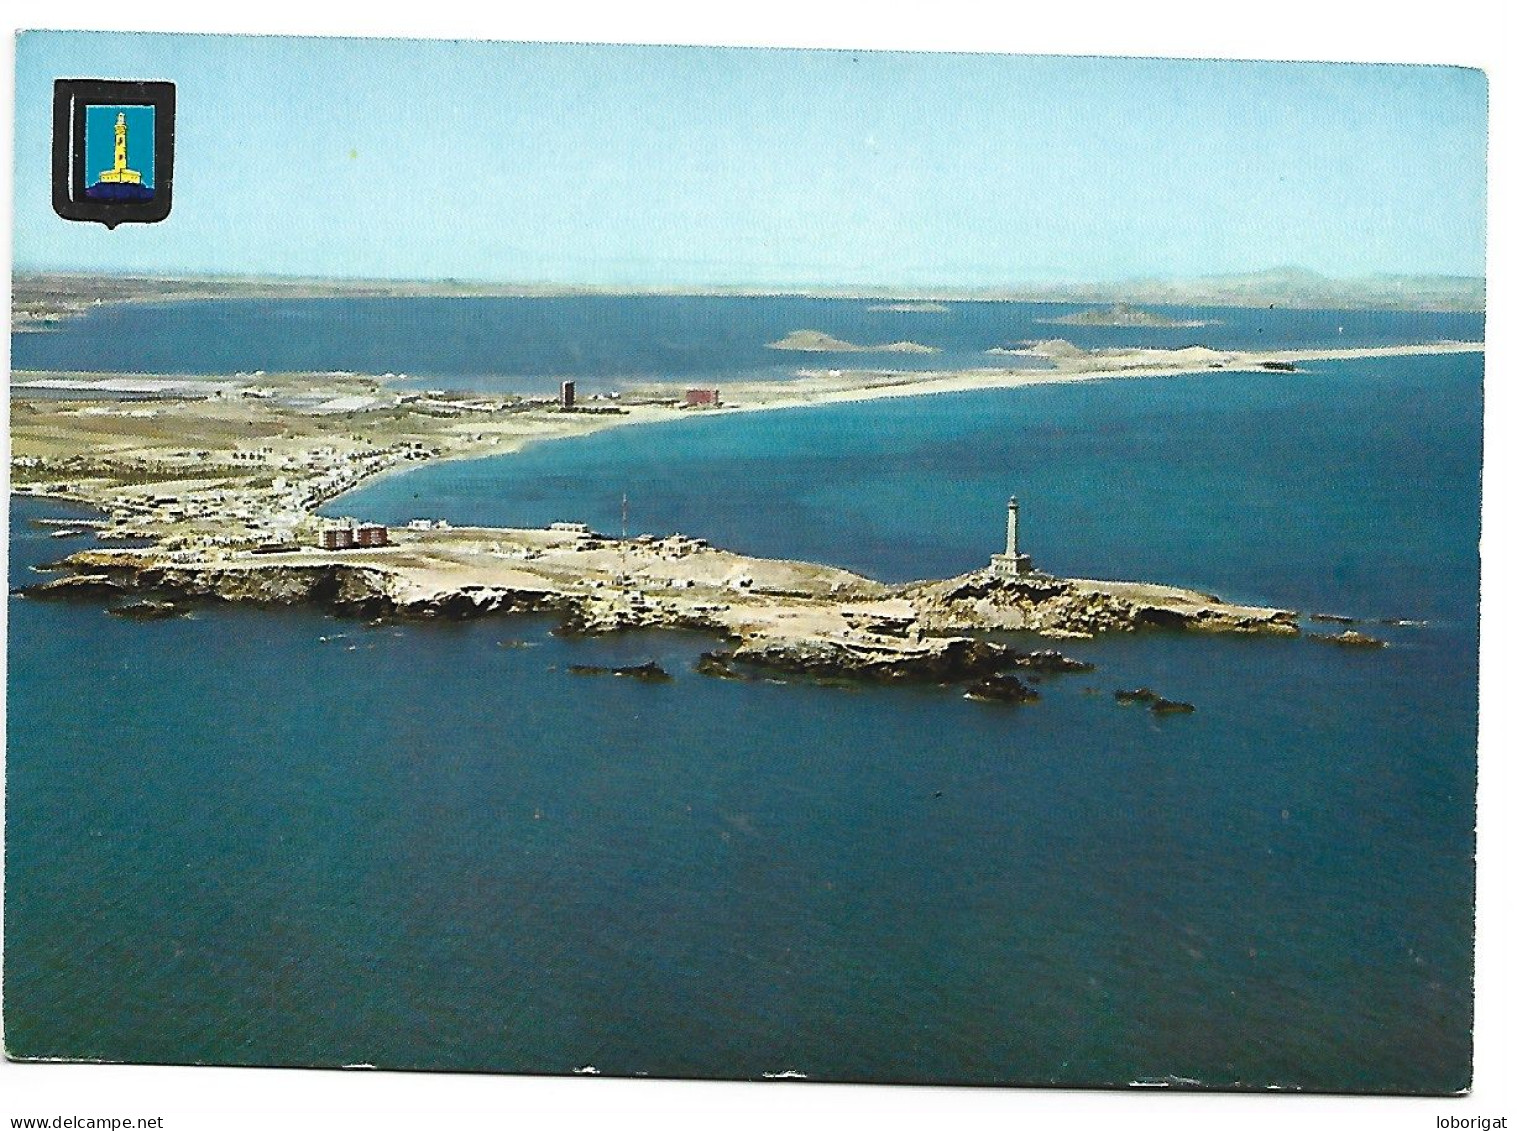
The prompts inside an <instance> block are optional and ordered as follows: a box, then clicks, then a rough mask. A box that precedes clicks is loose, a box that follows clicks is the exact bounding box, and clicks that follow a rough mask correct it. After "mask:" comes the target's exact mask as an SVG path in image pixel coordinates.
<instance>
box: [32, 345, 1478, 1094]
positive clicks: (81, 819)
mask: <svg viewBox="0 0 1517 1131" xmlns="http://www.w3.org/2000/svg"><path fill="white" fill-rule="evenodd" d="M1481 377H1482V359H1481V357H1480V355H1460V356H1441V357H1428V358H1403V359H1389V360H1375V361H1360V362H1342V363H1332V364H1323V365H1320V366H1314V367H1312V368H1311V370H1310V371H1309V372H1306V373H1302V374H1293V375H1292V374H1287V375H1278V376H1259V375H1249V376H1225V377H1224V376H1218V375H1207V376H1205V377H1197V378H1178V379H1164V380H1158V379H1153V380H1125V381H1113V382H1105V383H1099V384H1085V385H1066V386H1058V387H1049V388H1044V389H1038V390H1017V391H1008V392H993V393H975V394H963V395H955V396H943V397H933V398H921V399H915V400H904V401H894V402H877V403H874V404H863V405H853V406H834V407H828V408H817V409H806V410H793V411H786V412H777V413H772V414H759V415H739V416H732V417H713V418H707V419H703V420H699V421H680V422H677V423H673V424H669V425H659V426H644V427H638V428H630V429H625V430H620V431H612V432H607V433H602V434H598V435H596V436H592V437H588V438H583V439H579V440H575V441H570V442H562V443H554V444H545V445H541V446H538V447H535V448H530V449H528V450H527V451H526V452H523V453H521V454H519V455H517V456H514V457H508V458H505V459H500V460H492V461H480V462H476V463H465V464H446V465H441V464H440V465H434V466H431V467H426V468H422V469H420V470H418V471H416V472H414V473H410V474H408V475H405V476H402V477H398V478H393V479H387V480H383V481H381V482H379V483H376V484H374V485H372V486H370V487H369V488H367V489H365V490H363V491H360V492H358V493H357V494H355V495H353V496H349V497H347V498H346V499H344V500H343V502H342V505H341V507H340V508H339V509H341V510H343V511H346V512H350V513H354V514H360V515H365V516H371V517H379V518H386V519H396V518H403V517H409V516H411V515H418V514H419V515H431V516H440V517H447V518H449V519H451V520H453V521H454V522H486V521H488V522H518V523H525V522H541V521H549V520H553V519H559V518H573V519H583V520H586V521H590V522H592V523H594V524H595V525H597V526H600V527H603V528H608V529H616V528H618V527H619V525H620V508H621V497H622V494H623V492H624V491H625V492H626V494H627V496H628V499H629V511H630V525H631V526H632V527H634V528H635V529H636V530H650V531H665V530H672V529H679V530H682V531H685V532H687V533H690V534H694V535H700V536H705V537H709V538H711V539H712V540H713V541H714V542H716V543H718V544H722V545H728V546H732V547H734V548H737V549H742V550H747V551H750V552H756V553H772V554H782V555H785V556H793V557H802V558H816V559H819V560H825V561H833V562H838V563H841V564H845V565H849V566H852V567H854V568H858V569H861V570H863V571H864V572H867V573H870V574H873V575H875V576H879V577H884V578H892V579H894V578H906V577H914V576H928V575H934V574H942V573H946V572H949V571H956V570H961V569H966V568H970V567H972V566H975V565H977V564H979V563H981V562H982V561H983V560H984V558H985V556H986V555H987V554H988V553H989V552H991V551H992V550H994V549H996V548H997V546H996V543H997V540H998V537H999V529H1000V521H1001V513H1002V512H1001V508H1002V506H1003V505H1004V499H1005V496H1006V495H1007V494H1008V493H1011V492H1013V491H1014V492H1016V493H1017V494H1018V495H1019V496H1020V497H1021V499H1022V502H1023V516H1024V524H1025V529H1026V536H1027V542H1028V548H1029V549H1030V550H1031V551H1032V552H1033V554H1034V555H1035V556H1036V557H1037V559H1038V560H1039V562H1040V563H1041V564H1043V565H1045V566H1047V567H1048V568H1050V569H1052V570H1055V571H1058V572H1065V573H1072V574H1084V575H1089V576H1117V577H1139V578H1145V579H1152V580H1163V581H1174V582H1182V583H1196V584H1200V585H1203V586H1204V587H1206V588H1208V589H1210V590H1212V591H1215V592H1219V593H1222V594H1224V595H1226V596H1229V597H1234V598H1240V599H1252V600H1260V601H1266V602H1271V603H1278V604H1283V605H1288V606H1293V607H1299V608H1302V609H1303V610H1307V611H1311V610H1324V611H1329V612H1334V613H1348V614H1353V615H1360V616H1367V617H1374V618H1379V617H1409V618H1414V619H1426V620H1427V621H1428V622H1429V624H1428V626H1427V627H1425V628H1420V629H1413V628H1400V629H1398V628H1382V627H1380V626H1378V625H1377V626H1372V627H1371V628H1370V629H1369V631H1372V632H1374V633H1376V634H1381V635H1384V636H1385V637H1387V638H1388V639H1390V640H1391V641H1392V643H1393V645H1394V646H1393V647H1392V648H1389V649H1387V650H1385V651H1383V652H1376V653H1368V654H1367V653H1363V652H1359V651H1354V650H1341V649H1337V648H1333V647H1328V646H1325V645H1321V644H1317V643H1313V642H1310V641H1305V640H1273V639H1253V640H1250V639H1224V638H1217V639H1208V638H1203V637H1190V636H1177V635H1168V634H1150V635H1144V636H1140V637H1131V638H1119V639H1110V640H1102V641H1092V642H1071V643H1069V644H1067V645H1065V646H1064V650H1066V651H1067V652H1069V653H1070V654H1073V655H1077V656H1079V657H1081V658H1086V659H1090V660H1092V661H1094V662H1095V663H1096V664H1097V670H1096V671H1095V672H1093V673H1091V674H1089V675H1084V676H1070V677H1061V678H1057V679H1050V680H1047V681H1045V682H1044V683H1043V684H1042V685H1041V690H1042V691H1043V699H1042V701H1041V702H1039V703H1037V704H1034V705H1031V706H1029V707H1026V708H1023V709H996V708H993V707H990V706H986V705H981V704H975V703H971V702H968V701H965V700H963V699H961V698H959V697H958V696H957V695H955V694H954V693H952V692H951V691H947V690H940V689H935V688H928V689H879V690H857V691H845V690H839V689H835V688H822V687H814V686H809V685H806V684H795V685H776V684H762V683H761V684H747V683H743V684H735V683H728V682H722V681H714V680H709V679H705V678H703V677H700V676H697V675H696V674H694V673H692V672H691V671H689V664H690V662H691V661H692V660H693V658H694V657H695V655H696V654H698V652H699V651H701V650H702V649H703V648H706V647H709V646H710V641H709V640H706V639H703V638H700V637H696V636H691V635H687V634H679V633H649V634H632V635H627V636H622V637H617V638H614V639H607V640H592V641H569V640H561V639H558V638H556V637H553V636H552V635H550V632H549V630H550V628H551V624H550V623H549V622H546V621H539V620H531V621H501V620H495V621H477V622H471V623H465V624H427V625H405V626H386V627H373V628H371V627H367V626H365V625H363V624H361V623H351V622H339V621H335V620H331V619H329V618H326V617H323V616H322V615H320V614H318V613H315V612H311V611H304V610H289V611H281V612H264V611H257V610H247V609H205V610H201V611H199V612H197V614H196V615H195V617H194V618H193V619H190V620H184V621H167V622H155V623H147V624H140V623H130V622H124V621H121V620H119V619H117V618H112V617H109V616H106V615H105V614H104V613H102V612H101V611H100V610H99V609H98V608H94V607H91V606H88V605H73V606H60V605H45V604H41V603H37V602H29V601H26V600H24V599H13V600H12V602H11V607H10V614H11V641H12V644H11V654H10V671H11V676H10V680H11V685H10V710H9V775H10V777H9V781H8V793H7V821H8V824H7V844H8V854H9V855H8V860H7V887H6V892H7V906H6V916H7V921H6V952H5V962H6V966H5V978H6V985H5V990H6V1001H7V1022H6V1031H7V1035H6V1039H7V1042H8V1045H9V1047H10V1049H11V1051H12V1052H13V1053H15V1054H19V1055H28V1056H89V1057H102V1058H105V1059H125V1060H148V1061H194V1060H209V1061H218V1062H236V1063H250V1064H339V1063H351V1062H360V1061H361V1062H370V1063H375V1064H379V1065H382V1066H388V1067H418V1068H460V1069H486V1070H505V1071H525V1072H567V1071H570V1070H572V1069H573V1068H575V1067H579V1066H583V1065H586V1064H593V1065H594V1066H596V1067H597V1068H599V1069H600V1070H601V1071H602V1072H606V1073H619V1074H631V1073H637V1072H646V1073H650V1074H654V1075H695V1076H757V1075H759V1074H761V1073H764V1072H780V1071H785V1070H797V1071H801V1072H804V1073H806V1074H808V1075H810V1076H811V1077H813V1078H817V1079H875V1080H879V1079H886V1080H917V1081H965V1082H982V1083H993V1082H998V1083H1058V1084H1077V1085H1080V1084H1083V1085H1098V1084H1123V1083H1126V1082H1128V1081H1131V1080H1134V1079H1138V1078H1142V1077H1153V1076H1164V1075H1174V1076H1179V1077H1186V1078H1191V1079H1195V1080H1198V1081H1200V1082H1202V1083H1203V1084H1205V1085H1208V1086H1217V1087H1229V1086H1244V1087H1264V1086H1269V1085H1273V1084H1282V1085H1286V1086H1299V1087H1305V1088H1311V1089H1326V1090H1346V1091H1412V1092H1420V1091H1431V1092H1439V1091H1447V1090H1450V1089H1455V1088H1458V1087H1461V1086H1463V1085H1464V1084H1465V1083H1466V1082H1467V1081H1468V1079H1469V1055H1470V1044H1469V1022H1470V1011H1471V997H1470V975H1471V926H1472V906H1473V893H1472V884H1473V871H1472V865H1471V852H1472V847H1473V846H1472V835H1471V827H1472V824H1473V798H1474V775H1475V764H1474V744H1475V707H1476V699H1475V687H1476V683H1475V675H1476V671H1475V662H1476V643H1477V596H1478V568H1479V562H1478V549H1477V547H1478V534H1479V468H1480V424H1481ZM43 509H47V510H49V511H51V510H52V509H54V508H52V507H51V506H50V505H47V504H39V503H35V502H19V503H16V504H14V505H13V519H12V584H16V583H18V582H19V583H24V582H25V581H27V580H30V579H31V578H34V577H35V576H36V575H35V574H32V575H28V574H27V572H26V568H25V567H26V566H27V564H29V563H32V562H35V561H38V560H42V559H44V558H47V557H51V556H56V555H57V554H58V553H59V552H61V549H62V547H60V545H59V543H58V542H56V541H54V540H52V539H49V538H47V537H46V536H45V534H43V533H42V532H40V531H38V530H36V529H33V528H30V527H28V525H27V523H26V519H27V518H28V517H29V516H31V515H33V514H35V513H38V512H39V510H43ZM70 545H72V544H70ZM337 634H342V635H341V636H340V637H339V638H337V639H328V640H326V641H325V642H324V641H323V640H322V639H321V638H322V637H323V636H326V637H329V638H331V637H334V636H336V635H337ZM503 644H505V645H512V646H502V645H503ZM521 645H526V646H521ZM650 658H653V659H658V660H659V661H660V662H662V663H663V664H664V665H665V666H666V667H667V668H669V670H670V671H672V672H674V673H675V676H676V678H675V680H674V681H673V682H672V683H669V684H662V685H643V684H638V683H629V682H625V681H618V680H611V679H587V678H583V677H576V676H573V675H570V674H568V673H567V672H566V671H565V670H564V668H565V666H566V665H567V664H569V663H577V662H591V663H608V662H640V661H642V660H646V659H650ZM1137 684H1147V685H1151V686H1153V687H1156V688H1157V689H1159V690H1160V691H1161V692H1162V693H1164V694H1167V695H1171V696H1174V697H1178V698H1182V699H1186V700H1189V701H1191V702H1194V703H1195V704H1196V705H1197V708H1198V710H1197V713H1196V714H1194V715H1192V716H1185V717H1171V718H1164V719H1157V718H1155V717H1154V716H1152V715H1150V714H1148V713H1147V712H1143V711H1140V710H1130V709H1124V708H1121V707H1118V706H1117V705H1116V704H1115V703H1114V702H1113V701H1112V698H1111V691H1112V689H1114V688H1117V687H1124V686H1133V685H1137ZM1091 692H1093V693H1091Z"/></svg>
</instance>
